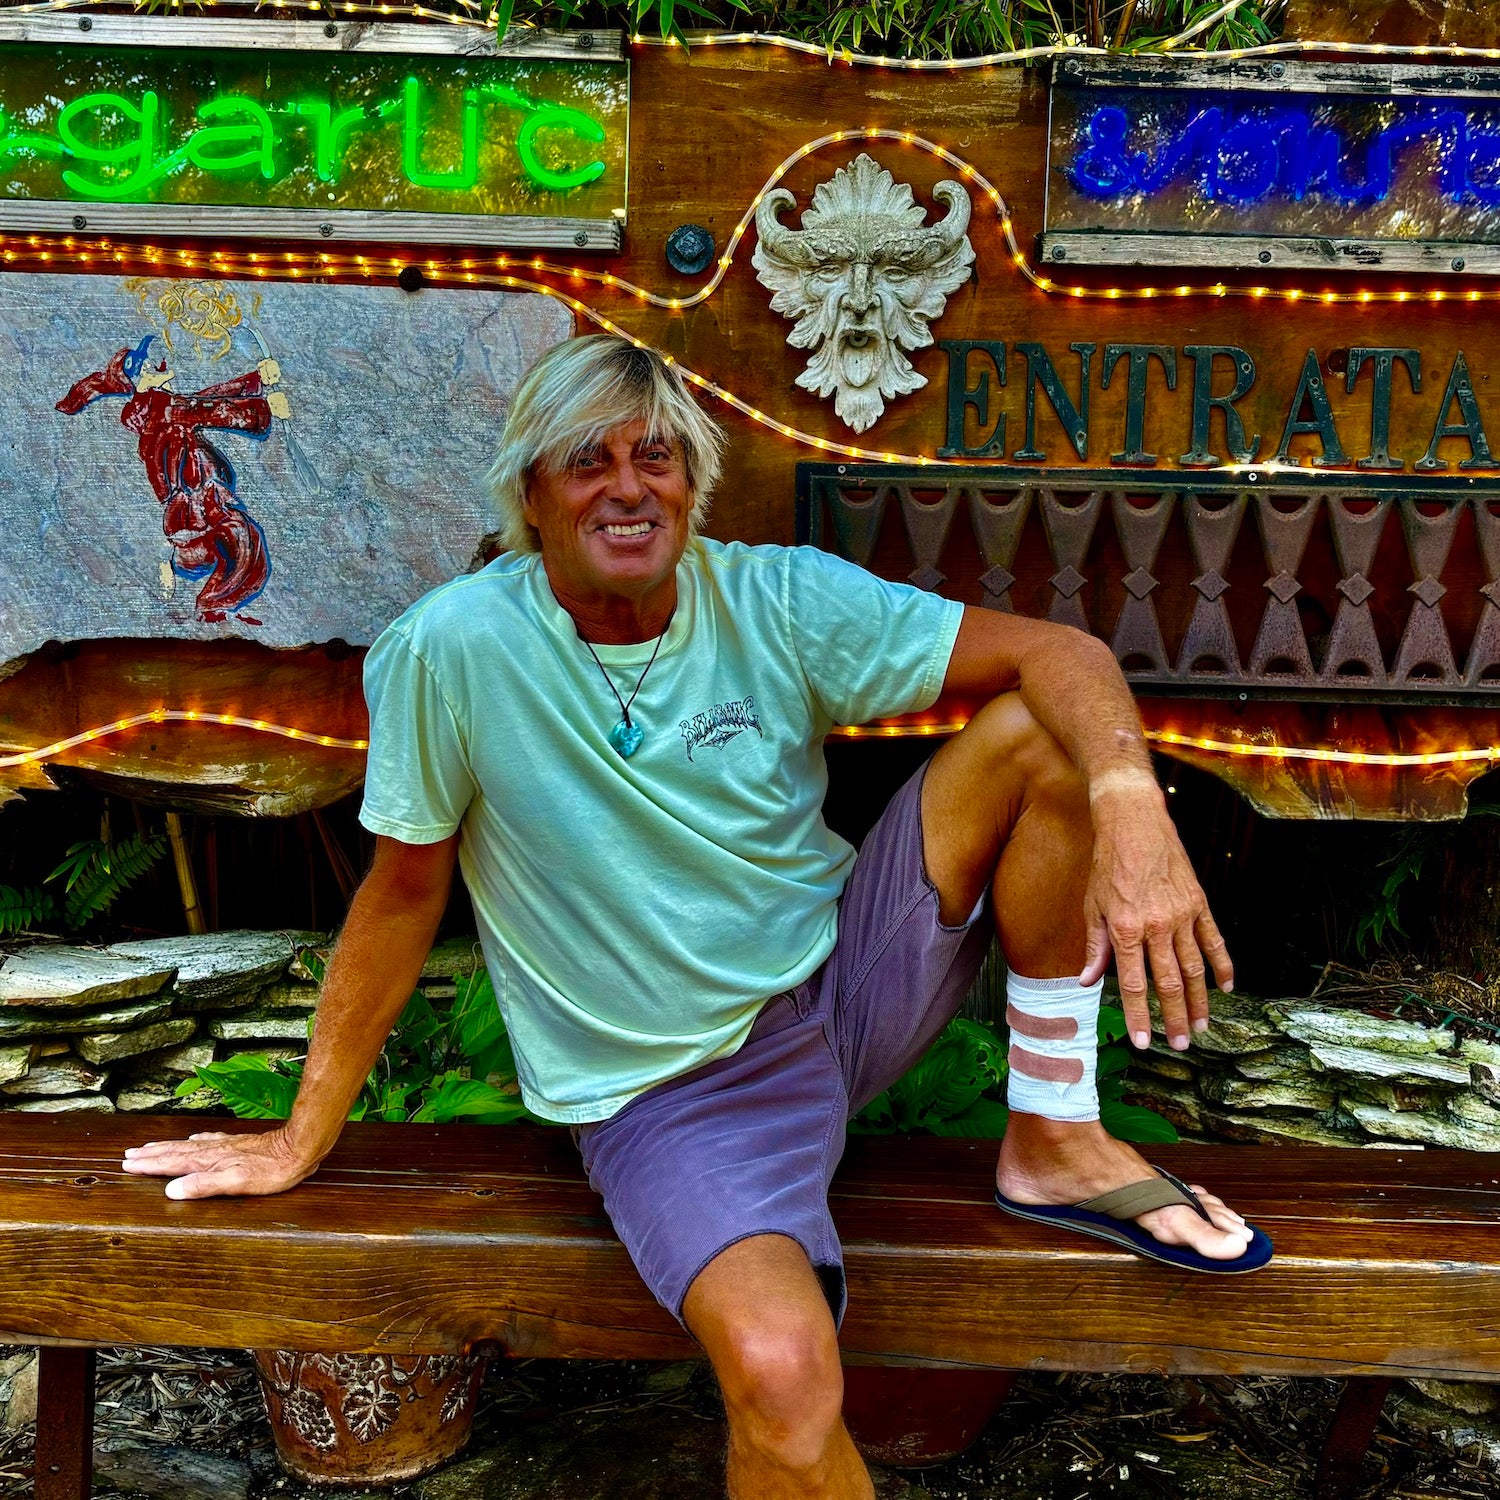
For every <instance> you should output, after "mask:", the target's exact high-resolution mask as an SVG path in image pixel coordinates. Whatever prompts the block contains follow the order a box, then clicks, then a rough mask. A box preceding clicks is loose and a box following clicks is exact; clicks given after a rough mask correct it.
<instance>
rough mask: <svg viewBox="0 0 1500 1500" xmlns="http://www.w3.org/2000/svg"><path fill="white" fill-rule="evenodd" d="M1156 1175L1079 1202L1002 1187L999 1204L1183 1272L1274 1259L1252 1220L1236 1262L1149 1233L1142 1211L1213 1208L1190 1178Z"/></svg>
mask: <svg viewBox="0 0 1500 1500" xmlns="http://www.w3.org/2000/svg"><path fill="white" fill-rule="evenodd" d="M1152 1170H1153V1171H1154V1172H1155V1173H1156V1176H1155V1177H1148V1178H1146V1179H1145V1181H1143V1182H1132V1183H1130V1184H1129V1186H1127V1187H1122V1188H1116V1189H1115V1190H1114V1191H1113V1192H1110V1193H1101V1194H1100V1195H1099V1196H1098V1197H1097V1198H1089V1199H1087V1200H1086V1201H1085V1202H1083V1203H1077V1204H1072V1205H1069V1204H1056V1205H1053V1204H1047V1203H1017V1202H1016V1201H1015V1200H1014V1199H1013V1198H1007V1197H1006V1196H1005V1194H1004V1193H1002V1192H1000V1191H999V1189H998V1188H997V1189H996V1191H995V1203H996V1205H997V1206H998V1207H1000V1208H1002V1209H1004V1211H1005V1212H1006V1213H1008V1214H1014V1215H1015V1216H1016V1217H1017V1218H1018V1219H1031V1220H1033V1221H1034V1222H1035V1223H1037V1224H1055V1225H1056V1226H1057V1227H1058V1228H1059V1229H1072V1230H1076V1231H1077V1232H1078V1233H1079V1234H1090V1235H1093V1236H1094V1238H1095V1239H1101V1240H1107V1241H1108V1242H1109V1243H1110V1244H1111V1245H1118V1246H1119V1247H1120V1249H1122V1250H1130V1251H1132V1252H1134V1253H1135V1254H1136V1255H1142V1256H1145V1258H1146V1259H1147V1260H1159V1261H1162V1262H1164V1263H1165V1264H1166V1265H1169V1266H1177V1267H1178V1268H1179V1269H1181V1270H1184V1271H1206V1272H1209V1273H1210V1274H1213V1275H1218V1276H1242V1275H1244V1274H1245V1273H1246V1272H1247V1271H1258V1270H1260V1268H1261V1267H1262V1266H1263V1265H1265V1264H1266V1262H1267V1261H1268V1260H1270V1258H1271V1254H1272V1250H1271V1241H1270V1240H1269V1239H1268V1238H1267V1237H1266V1236H1265V1235H1264V1234H1263V1233H1261V1231H1260V1230H1259V1229H1257V1228H1256V1227H1255V1226H1254V1225H1253V1224H1251V1225H1248V1226H1247V1228H1249V1230H1250V1233H1251V1239H1250V1243H1249V1244H1248V1245H1246V1246H1245V1253H1244V1254H1243V1255H1238V1256H1236V1257H1235V1258H1234V1259H1233V1260H1213V1259H1211V1258H1210V1257H1209V1256H1206V1255H1200V1254H1199V1253H1198V1252H1197V1251H1196V1250H1192V1249H1189V1248H1188V1246H1186V1245H1166V1244H1163V1243H1162V1241H1160V1240H1159V1239H1157V1238H1156V1237H1155V1236H1154V1235H1152V1234H1149V1233H1148V1232H1147V1231H1146V1230H1145V1229H1143V1228H1142V1227H1141V1226H1140V1225H1139V1224H1137V1223H1135V1222H1134V1220H1135V1218H1136V1216H1137V1215H1138V1214H1145V1213H1150V1212H1151V1210H1152V1209H1154V1208H1168V1207H1170V1206H1171V1205H1172V1204H1174V1203H1181V1204H1185V1205H1186V1206H1187V1207H1188V1208H1191V1209H1195V1210H1196V1211H1197V1212H1198V1213H1199V1214H1200V1215H1201V1216H1202V1217H1203V1218H1205V1219H1207V1218H1208V1217H1209V1213H1208V1210H1207V1209H1206V1208H1204V1206H1203V1204H1202V1203H1201V1202H1199V1200H1198V1195H1197V1194H1196V1193H1195V1192H1194V1191H1193V1190H1192V1188H1190V1187H1189V1186H1188V1185H1187V1184H1186V1183H1185V1182H1182V1181H1180V1180H1179V1179H1178V1178H1176V1177H1174V1176H1172V1174H1171V1173H1170V1172H1165V1171H1163V1170H1162V1169H1161V1168H1160V1167H1153V1168H1152Z"/></svg>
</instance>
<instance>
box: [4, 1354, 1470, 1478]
mask: <svg viewBox="0 0 1500 1500" xmlns="http://www.w3.org/2000/svg"><path fill="white" fill-rule="evenodd" d="M7 1352H10V1351H6V1350H4V1349H0V1357H3V1356H4V1354H6V1353H7ZM1338 1390H1339V1384H1338V1382H1336V1381H1332V1380H1309V1379H1290V1378H1275V1377H1264V1378H1254V1379H1236V1380H1228V1379H1218V1378H1199V1379H1174V1380H1164V1379H1157V1378H1152V1377H1137V1376H1112V1377H1104V1376H1079V1375H1067V1376H1055V1375H1040V1376H1028V1377H1026V1378H1024V1379H1023V1381H1022V1382H1021V1383H1020V1385H1019V1386H1018V1388H1017V1392H1016V1394H1015V1395H1014V1396H1013V1397H1012V1398H1011V1400H1010V1401H1009V1402H1008V1403H1007V1405H1006V1407H1005V1408H1004V1409H1003V1411H1002V1412H1001V1414H1000V1415H999V1417H997V1418H996V1420H995V1421H994V1422H993V1423H991V1425H990V1427H989V1429H988V1430H987V1431H986V1433H985V1434H984V1436H983V1437H982V1438H981V1439H980V1441H979V1443H978V1444H976V1445H975V1447H973V1448H972V1449H970V1450H969V1452H968V1453H966V1454H964V1455H962V1456H961V1457H959V1458H957V1459H954V1460H952V1461H950V1462H949V1463H946V1464H942V1465H939V1466H937V1467H936V1468H928V1469H923V1470H905V1471H901V1472H899V1473H898V1472H894V1471H887V1472H885V1473H883V1474H880V1475H879V1476H877V1477H878V1490H879V1493H880V1496H881V1500H1103V1497H1105V1496H1108V1497H1110V1500H1135V1497H1141V1500H1145V1497H1152V1500H1155V1497H1163V1500H1252V1497H1256V1500H1262V1497H1264V1500H1296V1497H1300V1496H1307V1495H1310V1494H1311V1483H1312V1475H1313V1470H1314V1468H1315V1465H1316V1457H1317V1453H1318V1450H1319V1447H1320V1444H1321V1440H1322V1434H1323V1431H1324V1428H1325V1427H1326V1425H1327V1422H1328V1417H1329V1413H1330V1412H1331V1410H1332V1406H1333V1402H1334V1400H1335V1399H1336V1397H1337V1394H1338ZM721 1417H722V1412H721V1409H720V1406H719V1400H718V1394H717V1391H716V1390H715V1388H714V1384H713V1381H712V1378H711V1377H710V1376H709V1374H708V1372H707V1370H706V1368H705V1367H703V1366H701V1365H667V1366H661V1365H650V1364H638V1363H619V1364H595V1363H585V1362H551V1361H542V1360H527V1361H517V1362H515V1363H513V1364H500V1363H497V1364H496V1365H495V1366H494V1368H493V1369H492V1371H491V1374H490V1378H489V1380H488V1383H487V1386H486V1390H485V1394H484V1397H483V1400H482V1404H481V1408H480V1411H479V1415H478V1417H477V1419H476V1429H475V1440H474V1443H473V1445H472V1446H471V1448H470V1449H469V1451H468V1455H467V1458H466V1460H465V1461H467V1462H468V1463H470V1464H474V1463H475V1456H476V1455H478V1456H479V1457H480V1458H481V1459H482V1458H483V1455H485V1454H486V1453H487V1452H499V1451H501V1450H503V1449H506V1448H508V1449H510V1450H511V1451H513V1452H520V1453H522V1454H526V1453H529V1452H531V1451H533V1450H534V1451H535V1452H537V1453H541V1452H543V1451H552V1450H557V1451H562V1452H565V1453H567V1454H571V1455H572V1456H573V1457H572V1460H571V1461H572V1462H574V1463H575V1464H582V1465H584V1466H585V1467H586V1466H587V1464H588V1459H587V1457H586V1455H587V1453H588V1452H590V1451H598V1452H601V1453H602V1452H607V1453H608V1454H609V1455H610V1462H611V1465H612V1466H613V1467H612V1468H611V1477H610V1480H609V1484H608V1486H607V1487H605V1489H604V1491H603V1492H607V1493H615V1494H619V1493H625V1492H627V1491H628V1492H629V1493H631V1494H636V1493H639V1494H646V1495H661V1496H662V1500H677V1497H679V1496H680V1497H682V1500H715V1497H716V1494H721V1493H722V1491H721V1490H720V1489H719V1488H718V1483H717V1477H716V1476H717V1465H718V1462H719V1460H718V1448H717V1446H716V1445H717V1444H718V1442H719V1437H718V1434H719V1431H720V1428H719V1425H718V1424H719V1422H720V1420H721ZM673 1427H682V1428H687V1429H691V1433H690V1434H689V1435H688V1437H687V1439H685V1441H688V1442H690V1443H692V1444H696V1445H697V1446H696V1448H695V1449H693V1451H694V1452H701V1454H702V1458H701V1461H699V1462H697V1463H696V1464H695V1465H694V1466H690V1467H688V1468H684V1469H682V1470H681V1471H680V1472H679V1474H678V1476H677V1478H676V1479H674V1480H672V1481H670V1482H667V1481H663V1480H660V1479H658V1480H655V1481H651V1482H649V1483H646V1484H645V1487H642V1484H641V1483H640V1482H637V1483H636V1484H633V1485H632V1484H629V1483H623V1482H622V1480H621V1476H620V1473H619V1469H618V1466H619V1464H620V1462H621V1455H626V1462H627V1463H628V1456H629V1455H630V1454H631V1453H633V1452H635V1451H636V1450H638V1449H642V1450H643V1449H645V1448H646V1447H647V1446H648V1439H647V1434H648V1432H649V1434H651V1436H650V1439H649V1443H650V1445H652V1446H659V1444H660V1441H661V1437H660V1435H661V1433H662V1432H663V1431H667V1430H670V1429H672V1428H673ZM98 1438H99V1440H100V1443H101V1445H103V1446H106V1447H111V1448H120V1447H123V1448H126V1449H140V1448H148V1449H149V1448H153V1447H154V1448H159V1449H160V1450H161V1451H162V1452H163V1453H164V1454H165V1453H166V1452H168V1451H171V1452H173V1453H174V1454H182V1453H184V1452H187V1453H189V1454H191V1453H192V1452H196V1453H200V1454H205V1455H207V1454H211V1455H214V1456H215V1457H216V1458H217V1459H218V1460H219V1461H220V1462H221V1463H222V1462H223V1461H224V1460H233V1461H235V1462H236V1463H237V1464H242V1465H243V1486H244V1488H243V1491H242V1492H243V1493H245V1494H246V1495H247V1496H248V1497H250V1500H273V1497H274V1500H294V1497H297V1496H300V1495H301V1494H303V1493H304V1491H303V1490H302V1489H301V1487H300V1486H298V1485H296V1484H295V1483H293V1482H290V1481H288V1480H286V1479H285V1478H284V1477H282V1476H281V1475H280V1474H279V1471H278V1470H277V1469H276V1466H275V1459H274V1453H273V1450H272V1447H271V1440H270V1435H269V1432H268V1430H267V1428H266V1424H265V1419H264V1416H263V1414H262V1409H261V1404H260V1397H259V1393H258V1390H257V1388H256V1383H255V1376H254V1372H253V1370H252V1369H251V1368H250V1364H249V1360H248V1357H247V1356H245V1355H242V1354H238V1353H233V1352H228V1351H222V1350H151V1349H148V1350H120V1351H103V1352H102V1353H101V1356H100V1372H99V1381H98ZM31 1443H32V1432H31V1430H30V1429H22V1430H21V1431H18V1432H16V1433H14V1434H12V1435H11V1436H10V1437H9V1438H0V1500H21V1497H25V1496H29V1495H30V1493H31V1481H30V1464H31ZM684 1451H688V1450H687V1449H684ZM580 1455H582V1456H580ZM648 1456H649V1455H647V1454H645V1453H644V1452H643V1453H642V1458H643V1460H644V1459H645V1458H646V1457H648ZM148 1467H149V1466H148ZM140 1468H141V1466H140V1465H139V1464H137V1465H136V1472H139V1471H140ZM176 1472H177V1470H174V1469H172V1468H171V1466H169V1465H165V1464H164V1465H163V1466H162V1467H161V1472H160V1474H159V1475H158V1476H157V1477H155V1478H153V1479H151V1480H150V1481H149V1483H146V1484H145V1485H144V1487H139V1488H132V1489H131V1490H129V1491H124V1490H120V1489H114V1488H111V1487H110V1486H109V1484H108V1483H107V1481H101V1482H99V1483H98V1484H96V1490H95V1494H96V1497H97V1500H117V1497H121V1496H124V1495H127V1494H128V1495H130V1496H138V1495H143V1494H147V1495H152V1496H154V1497H161V1500H177V1497H179V1496H182V1497H189V1496H191V1497H192V1500H199V1496H200V1494H201V1491H199V1490H195V1489H192V1488H191V1487H190V1486H189V1482H188V1481H187V1480H186V1479H173V1478H171V1477H169V1475H170V1474H174V1473H176ZM474 1472H475V1473H476V1475H477V1474H479V1473H480V1472H481V1470H480V1468H476V1469H475V1470H474ZM547 1473H548V1474H550V1475H551V1477H547V1475H546V1474H544V1473H543V1471H542V1469H540V1468H539V1469H538V1470H537V1479H536V1481H535V1488H530V1487H528V1485H527V1483H526V1481H524V1480H522V1481H516V1480H514V1479H512V1480H510V1481H508V1482H507V1484H505V1485H503V1486H500V1487H498V1488H497V1487H491V1486H490V1485H489V1484H488V1482H486V1483H480V1481H479V1480H478V1479H476V1480H475V1483H474V1486H473V1489H472V1493H473V1496H474V1500H484V1497H488V1496H490V1495H495V1496H504V1497H510V1496H512V1495H516V1496H529V1495H531V1494H535V1495H537V1496H538V1497H543V1496H545V1497H550V1496H552V1495H553V1494H554V1493H563V1494H568V1495H570V1496H582V1495H584V1494H587V1493H592V1491H591V1490H590V1489H589V1483H588V1476H587V1474H585V1473H581V1472H580V1473H574V1474H572V1475H571V1476H560V1475H559V1474H557V1473H556V1472H553V1471H547ZM658 1473H659V1471H658ZM138 1483H141V1482H140V1481H138ZM220 1483H221V1484H222V1480H221V1481H220ZM237 1488H238V1486H237ZM465 1488H467V1487H466V1486H464V1485H460V1489H465ZM209 1493H210V1495H211V1494H212V1489H211V1488H210V1490H209ZM375 1493H378V1494H379V1495H380V1496H383V1497H384V1496H389V1497H390V1500H432V1497H433V1496H436V1495H438V1494H440V1493H446V1491H445V1490H441V1489H440V1488H439V1486H438V1484H437V1481H428V1482H427V1483H426V1484H423V1485H412V1486H402V1487H398V1488H397V1489H395V1490H390V1491H380V1492H375ZM1358 1495H1359V1500H1495V1497H1496V1496H1497V1495H1500V1479H1497V1476H1496V1474H1495V1471H1494V1470H1493V1469H1485V1468H1484V1467H1482V1466H1481V1464H1480V1462H1479V1458H1478V1455H1477V1454H1475V1453H1468V1454H1466V1453H1465V1452H1463V1451H1455V1450H1454V1449H1453V1448H1452V1447H1450V1446H1448V1445H1447V1444H1446V1443H1444V1442H1442V1441H1440V1440H1439V1439H1437V1438H1434V1437H1432V1436H1429V1435H1427V1434H1425V1433H1423V1432H1422V1431H1421V1430H1419V1429H1418V1428H1415V1427H1412V1426H1410V1425H1407V1424H1405V1423H1401V1422H1399V1421H1397V1420H1395V1419H1393V1418H1392V1417H1391V1416H1387V1417H1386V1418H1385V1419H1384V1420H1383V1422H1382V1426H1381V1430H1380V1432H1379V1434H1378V1436H1377V1439H1376V1442H1375V1445H1374V1448H1373V1450H1372V1452H1371V1455H1370V1457H1369V1458H1368V1459H1367V1460H1366V1466H1365V1471H1364V1477H1363V1482H1362V1484H1361V1487H1360V1490H1359V1492H1358ZM372 1500H373V1495H372Z"/></svg>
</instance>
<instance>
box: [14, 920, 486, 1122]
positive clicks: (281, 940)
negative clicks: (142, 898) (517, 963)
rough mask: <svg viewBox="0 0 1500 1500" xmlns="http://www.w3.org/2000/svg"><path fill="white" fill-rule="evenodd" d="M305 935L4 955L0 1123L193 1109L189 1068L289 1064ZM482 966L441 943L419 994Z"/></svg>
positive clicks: (208, 1099) (470, 949)
mask: <svg viewBox="0 0 1500 1500" xmlns="http://www.w3.org/2000/svg"><path fill="white" fill-rule="evenodd" d="M325 942H326V940H325V938H324V937H323V936H322V935H321V934H319V933H309V932H215V933H208V934H205V935H203V936H199V937H174V938H153V939H150V940H148V941H145V942H136V943H117V944H114V945H113V946H110V947H104V948H84V947H73V946H64V945H60V944H50V943H49V944H36V945H33V946H31V947H26V948H21V949H19V950H16V951H13V952H11V953H9V954H6V955H5V956H4V957H3V958H0V1113H3V1112H5V1111H13V1110H20V1111H30V1112H43V1113H48V1112H52V1113H55V1112H62V1111H75V1110H92V1111H95V1112H98V1113H106V1114H107V1113H113V1112H115V1111H117V1110H121V1111H140V1112H151V1113H173V1112H190V1111H201V1110H204V1109H212V1108H214V1106H215V1105H217V1103H218V1095H217V1094H216V1093H214V1092H213V1091H212V1090H209V1089H205V1090H201V1091H200V1092H198V1093H196V1094H192V1095H189V1096H187V1097H185V1098H181V1099H179V1098H178V1097H177V1095H176V1092H175V1090H176V1088H177V1086H178V1084H180V1083H181V1082H182V1081H183V1080H184V1079H186V1078H189V1077H191V1076H192V1074H193V1071H194V1070H195V1069H196V1068H200V1067H202V1066H204V1065H205V1064H207V1063H209V1062H213V1061H216V1060H218V1059H221V1058H224V1057H228V1056H230V1055H232V1054H234V1053H240V1052H259V1053H261V1054H263V1055H265V1056H268V1057H295V1056H298V1055H300V1054H301V1053H303V1052H305V1051H306V1050H307V1037H308V1029H309V1022H310V1020H311V1018H312V1017H313V1015H314V1014H315V1012H316V1009H317V1000H318V991H317V985H316V983H315V982H314V980H313V976H312V975H311V974H310V973H309V972H308V970H307V969H306V968H304V967H303V965H302V963H301V962H300V961H299V959H298V954H299V953H300V952H302V951H304V950H305V949H307V948H310V947H311V948H321V947H322V946H323V945H324V944H325ZM478 962H479V959H478V946H477V944H476V943H475V942H474V940H473V939H472V938H463V939H459V940H456V941H454V942H451V943H443V944H440V945H439V946H438V947H437V948H434V949H433V951H432V953H431V954H430V955H429V957H428V960H427V963H426V964H425V965H424V967H423V970H422V979H421V985H422V988H423V989H424V990H425V991H426V992H427V993H428V994H429V995H431V996H433V997H434V998H436V997H437V996H439V995H442V994H444V993H446V994H450V995H451V994H452V993H453V990H452V983H453V977H454V976H455V975H456V974H467V973H471V972H472V971H473V969H474V968H475V966H476V964H477V963H478Z"/></svg>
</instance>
